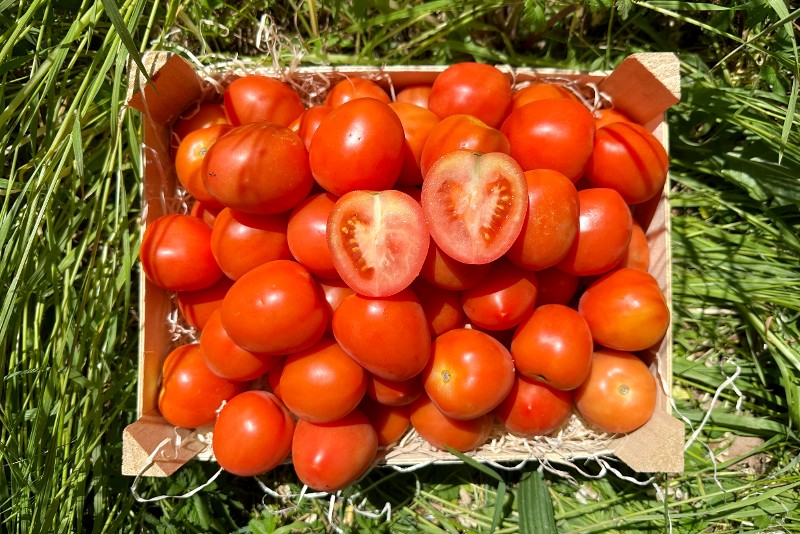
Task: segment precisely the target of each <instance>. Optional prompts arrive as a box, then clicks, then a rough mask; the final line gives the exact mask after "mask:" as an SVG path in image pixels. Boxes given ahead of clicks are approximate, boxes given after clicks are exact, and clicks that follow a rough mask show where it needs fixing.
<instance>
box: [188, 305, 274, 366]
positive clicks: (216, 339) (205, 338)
mask: <svg viewBox="0 0 800 534" xmlns="http://www.w3.org/2000/svg"><path fill="white" fill-rule="evenodd" d="M200 349H201V350H200V351H201V352H202V353H203V361H205V362H206V365H207V366H208V368H209V369H210V370H211V372H213V373H214V374H215V375H217V376H219V377H222V378H226V379H228V380H231V381H234V382H246V381H248V380H253V379H255V378H258V377H260V376H262V375H263V374H264V373H266V372H267V371H269V370H270V369H272V368H273V367H274V366H275V364H277V363H278V361H280V359H279V358H277V357H275V356H265V355H263V354H258V353H254V352H250V351H249V350H245V349H243V348H242V347H240V346H239V345H237V344H236V343H234V342H233V340H232V339H231V338H230V336H229V335H228V333H227V332H226V331H225V328H224V327H223V326H222V319H221V318H220V312H219V310H217V311H215V312H214V314H213V315H212V316H211V318H210V319H209V320H208V324H207V325H206V327H205V328H204V329H203V332H202V333H201V334H200Z"/></svg>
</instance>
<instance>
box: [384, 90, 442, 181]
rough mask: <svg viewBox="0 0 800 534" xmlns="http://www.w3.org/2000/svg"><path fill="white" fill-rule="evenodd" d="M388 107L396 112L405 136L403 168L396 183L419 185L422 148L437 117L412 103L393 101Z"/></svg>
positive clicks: (435, 123)
mask: <svg viewBox="0 0 800 534" xmlns="http://www.w3.org/2000/svg"><path fill="white" fill-rule="evenodd" d="M389 107H390V108H392V110H393V111H394V112H395V113H397V117H398V118H399V119H400V122H401V123H402V124H403V132H404V134H405V138H406V143H405V150H404V159H403V168H402V169H401V170H400V176H398V177H397V183H396V185H398V186H403V185H420V184H422V171H421V170H420V166H419V165H420V159H421V158H422V149H423V148H424V147H425V141H427V140H428V136H429V135H430V133H431V130H433V127H434V126H436V125H437V124H439V117H437V116H436V114H435V113H433V112H432V111H430V110H427V109H425V108H421V107H419V106H415V105H414V104H407V103H403V102H395V103H392V104H389Z"/></svg>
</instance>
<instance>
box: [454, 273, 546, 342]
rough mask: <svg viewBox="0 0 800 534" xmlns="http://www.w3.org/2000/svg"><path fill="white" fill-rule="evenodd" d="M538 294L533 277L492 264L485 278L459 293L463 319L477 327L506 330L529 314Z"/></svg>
mask: <svg viewBox="0 0 800 534" xmlns="http://www.w3.org/2000/svg"><path fill="white" fill-rule="evenodd" d="M538 293H539V282H538V281H537V279H536V274H534V273H532V272H530V271H526V270H524V269H520V268H519V267H516V266H515V265H513V264H511V263H508V262H505V261H503V262H499V263H497V264H495V267H494V269H492V272H491V273H490V274H489V276H487V277H486V278H484V279H483V280H481V281H480V282H478V284H477V285H475V286H473V287H471V288H469V289H465V290H464V291H463V292H462V293H461V304H462V305H463V307H464V313H465V314H466V315H467V318H468V319H469V320H470V322H471V323H473V324H475V325H477V326H478V327H480V328H485V329H486V330H508V329H509V328H514V327H515V326H517V325H518V324H519V323H520V322H521V321H522V320H523V319H524V318H525V317H526V316H527V315H529V314H530V313H531V311H533V307H534V306H535V305H536V296H537V295H538Z"/></svg>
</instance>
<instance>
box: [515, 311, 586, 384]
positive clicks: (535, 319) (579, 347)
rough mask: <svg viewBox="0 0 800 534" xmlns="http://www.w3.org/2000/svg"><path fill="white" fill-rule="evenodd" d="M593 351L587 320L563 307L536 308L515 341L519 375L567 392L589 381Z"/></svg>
mask: <svg viewBox="0 0 800 534" xmlns="http://www.w3.org/2000/svg"><path fill="white" fill-rule="evenodd" d="M593 350H594V345H593V343H592V332H591V331H590V330H589V325H588V324H587V323H586V320H585V319H584V318H583V316H582V315H581V314H580V313H578V312H577V311H575V310H573V309H572V308H568V307H567V306H563V305H561V304H545V305H544V306H540V307H538V308H536V310H534V312H533V314H532V315H531V316H530V317H528V318H527V319H525V321H523V322H522V324H520V325H519V327H517V330H516V332H514V339H513V340H512V341H511V356H512V357H513V358H514V365H516V367H517V373H519V374H520V375H523V376H526V377H528V378H533V379H536V380H541V381H542V382H547V383H548V384H550V385H551V386H553V387H554V388H556V389H564V390H568V389H575V388H576V387H578V386H579V385H581V383H582V382H583V381H584V380H585V379H586V376H587V375H588V374H589V365H590V364H591V361H592V351H593Z"/></svg>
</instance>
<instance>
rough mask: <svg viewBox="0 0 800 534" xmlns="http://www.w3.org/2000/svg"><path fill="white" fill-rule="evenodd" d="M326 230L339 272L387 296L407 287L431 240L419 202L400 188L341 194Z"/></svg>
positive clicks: (361, 289) (358, 286) (363, 290)
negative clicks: (396, 189) (398, 189)
mask: <svg viewBox="0 0 800 534" xmlns="http://www.w3.org/2000/svg"><path fill="white" fill-rule="evenodd" d="M327 235H328V247H329V248H330V250H331V256H332V258H333V265H334V267H336V271H337V272H338V273H339V276H341V277H342V280H344V281H345V282H346V283H347V285H349V286H350V287H352V288H353V289H354V290H355V291H356V292H358V293H360V294H362V295H366V296H369V297H388V296H390V295H394V294H396V293H398V292H400V291H402V290H403V289H405V288H406V287H408V286H409V285H410V284H411V282H413V281H414V278H416V277H417V275H418V274H419V272H420V270H421V269H422V263H423V262H424V261H425V255H426V254H427V252H428V244H429V243H430V237H429V234H428V228H427V226H426V225H425V216H424V214H423V213H422V208H421V207H420V205H419V203H418V202H417V201H416V200H414V199H413V198H411V197H410V196H409V195H407V194H405V193H402V192H400V191H395V190H386V191H352V192H350V193H347V194H346V195H344V196H342V197H341V198H340V199H339V200H337V201H336V204H334V206H333V210H331V214H330V216H329V217H328V229H327Z"/></svg>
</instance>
